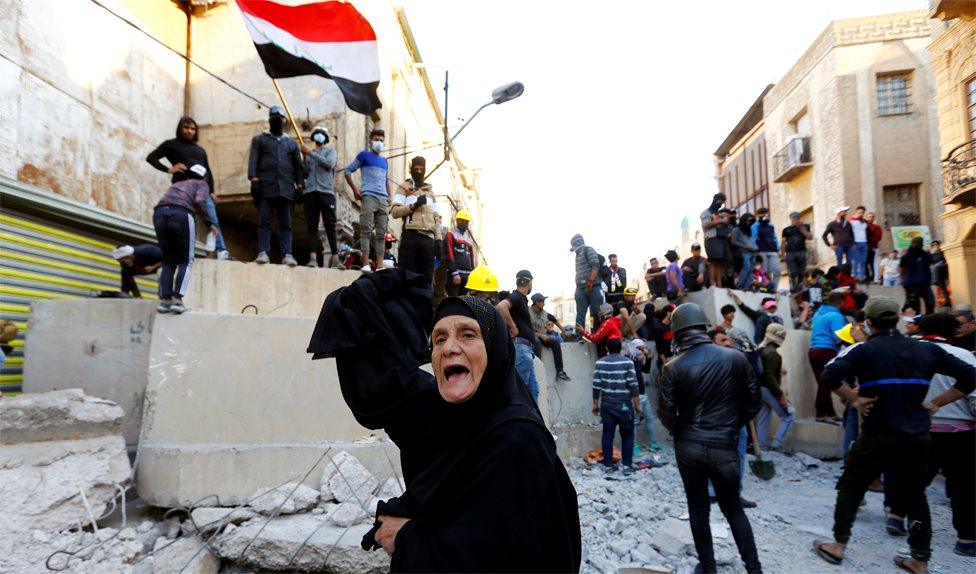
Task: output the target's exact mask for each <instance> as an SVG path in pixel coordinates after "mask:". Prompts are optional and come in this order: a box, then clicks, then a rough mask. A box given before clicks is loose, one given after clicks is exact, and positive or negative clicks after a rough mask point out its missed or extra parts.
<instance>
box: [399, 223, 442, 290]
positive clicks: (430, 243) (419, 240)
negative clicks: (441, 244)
mask: <svg viewBox="0 0 976 574" xmlns="http://www.w3.org/2000/svg"><path fill="white" fill-rule="evenodd" d="M436 256H437V241H436V240H435V239H434V238H433V237H431V236H429V235H425V234H423V233H421V232H419V231H417V230H415V229H404V230H403V235H401V236H400V262H399V265H398V267H400V268H401V269H409V270H410V271H413V272H414V273H419V274H420V275H423V276H424V278H425V279H427V283H428V284H430V285H433V284H434V257H436Z"/></svg>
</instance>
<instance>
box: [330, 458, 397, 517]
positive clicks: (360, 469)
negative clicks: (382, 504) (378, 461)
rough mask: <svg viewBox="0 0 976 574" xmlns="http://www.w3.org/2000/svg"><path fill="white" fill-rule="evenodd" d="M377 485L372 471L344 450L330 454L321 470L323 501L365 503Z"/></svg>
mask: <svg viewBox="0 0 976 574" xmlns="http://www.w3.org/2000/svg"><path fill="white" fill-rule="evenodd" d="M378 487H379V482H378V481H377V480H376V477H374V476H373V473H371V472H370V471H369V469H367V468H366V467H365V466H363V464H362V463H361V462H359V459H357V458H356V457H354V456H353V455H351V454H349V453H348V452H345V451H340V452H338V453H336V454H335V455H334V456H332V458H331V461H330V462H329V463H328V464H327V465H326V466H325V470H323V472H322V488H321V492H322V501H323V503H324V502H328V501H330V500H337V501H339V502H353V503H356V504H360V505H365V504H366V503H367V502H368V501H369V499H370V498H372V497H373V493H374V492H376V489H377V488H378ZM391 489H392V487H391Z"/></svg>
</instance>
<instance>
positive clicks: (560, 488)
mask: <svg viewBox="0 0 976 574" xmlns="http://www.w3.org/2000/svg"><path fill="white" fill-rule="evenodd" d="M416 277H419V276H416V275H415V274H413V273H409V272H405V271H384V272H381V273H376V274H373V275H367V276H364V277H363V278H361V279H359V280H357V281H356V282H355V283H353V284H352V285H350V286H349V287H346V288H344V289H342V290H340V291H339V292H337V293H334V294H333V295H331V296H330V297H329V299H328V300H327V301H326V305H325V307H324V308H323V312H322V315H321V316H320V318H319V323H318V325H317V326H316V330H315V335H313V338H312V341H311V343H310V345H309V352H314V353H316V354H317V355H316V356H317V357H318V356H335V357H336V361H337V363H338V366H339V378H340V385H341V386H342V391H343V397H344V398H345V400H346V402H347V404H349V406H350V408H351V409H352V411H353V413H354V414H355V415H356V418H357V420H360V422H363V421H364V419H368V422H370V423H371V424H376V425H379V426H382V427H383V428H385V429H386V430H387V433H388V434H389V435H390V438H391V439H392V440H393V441H394V442H395V443H396V444H397V446H399V447H400V450H401V463H402V465H403V468H404V478H405V481H406V484H407V489H406V492H405V493H404V495H403V496H400V497H398V498H394V499H391V500H389V501H386V502H381V503H380V506H379V509H378V512H377V514H378V515H384V514H386V515H392V516H402V517H406V518H410V521H409V522H407V523H406V524H405V525H404V526H403V527H402V528H401V530H400V532H399V533H398V535H397V538H396V541H395V551H394V553H393V559H392V571H393V572H470V571H478V572H511V571H519V572H576V571H578V570H579V567H580V559H581V542H580V528H579V514H578V510H577V505H576V491H575V489H574V488H573V485H572V483H571V482H570V480H569V476H568V475H567V474H566V470H565V468H564V466H563V464H562V461H561V460H560V459H559V457H558V456H557V455H556V448H555V443H554V441H553V439H552V435H551V434H550V433H549V431H548V430H547V429H546V428H545V425H544V423H543V421H542V416H541V414H540V413H539V410H538V408H537V407H536V406H535V402H534V401H533V400H532V398H531V396H530V395H529V392H528V389H527V388H526V386H525V384H524V383H523V382H522V381H521V380H520V379H519V378H518V377H517V375H516V373H515V367H514V348H513V346H512V342H511V339H510V338H509V336H508V329H507V328H506V327H505V323H504V322H503V320H502V318H501V315H500V314H499V313H498V312H497V311H496V310H495V309H494V307H492V306H491V305H489V304H487V303H485V302H483V301H480V300H477V299H474V298H471V297H464V298H449V299H446V300H445V301H444V302H443V303H442V304H441V306H440V307H439V312H440V311H444V310H445V309H447V308H455V309H456V308H458V307H457V306H458V305H459V304H461V305H464V306H466V307H467V308H468V309H469V310H470V312H468V311H465V313H464V314H467V315H469V316H472V317H474V318H475V319H476V320H477V321H478V323H479V325H480V326H481V331H482V336H483V338H484V341H485V347H486V350H487V353H488V366H487V368H486V370H485V373H484V375H483V376H482V380H481V383H480V385H479V387H478V391H477V392H476V393H475V395H474V396H473V397H472V398H471V399H469V400H468V401H466V402H464V403H461V404H449V403H447V402H445V401H444V400H443V399H441V397H440V395H439V394H438V393H437V390H436V382H435V381H434V378H433V376H432V375H430V374H428V373H425V372H424V371H421V370H420V369H419V365H420V361H414V362H415V363H416V364H413V365H409V364H408V363H410V362H411V361H410V360H404V357H416V358H418V359H419V358H421V354H419V353H418V352H417V346H416V341H417V337H418V335H420V333H422V334H423V335H422V336H424V337H426V334H427V333H429V332H430V327H431V325H423V324H422V320H419V319H418V320H413V319H416V318H417V315H416V314H415V315H411V317H412V319H406V318H405V317H404V316H403V315H402V314H401V311H402V310H403V309H404V308H405V307H406V308H409V307H410V305H409V304H408V305H406V306H404V304H403V298H404V297H409V294H410V293H415V291H413V290H412V289H411V288H410V287H411V286H414V285H413V283H414V282H413V279H414V278H416ZM428 305H429V303H428ZM356 306H358V308H356V309H353V308H351V307H356ZM428 309H429V307H428ZM444 313H446V314H457V313H455V312H448V311H444ZM428 316H429V315H428ZM438 316H439V317H440V316H441V315H440V314H439V315H438ZM444 316H446V315H444ZM349 317H353V319H352V322H353V323H354V324H355V328H348V327H346V326H345V325H343V320H344V319H345V318H349ZM365 333H370V336H369V337H362V335H363V334H365ZM350 338H351V339H352V340H350ZM377 341H382V342H383V343H385V344H396V343H393V342H396V341H403V342H405V343H402V344H397V346H396V347H394V348H389V349H383V348H377V347H376V346H375V343H376V342H377ZM371 343H372V345H371ZM362 376H368V378H362ZM384 387H385V388H387V390H388V396H389V397H390V399H389V401H388V403H389V404H387V405H382V404H379V403H378V402H377V397H379V396H381V394H379V393H378V391H380V390H381V389H383V388H384ZM367 394H368V395H369V396H370V397H371V400H369V401H363V400H361V399H362V398H363V397H364V396H366V395H367ZM367 403H368V405H369V406H368V410H369V413H365V412H364V406H363V405H364V404H367ZM378 413H379V414H378ZM363 424H365V422H364V423H363ZM367 426H370V425H367ZM370 428H377V427H376V426H371V427H370ZM376 526H377V527H378V526H379V524H378V523H377V525H376ZM373 533H375V528H374V531H373V532H371V533H370V534H369V535H367V538H366V539H364V545H365V546H372V547H374V548H375V541H374V540H373V539H372V535H373Z"/></svg>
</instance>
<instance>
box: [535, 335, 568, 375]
mask: <svg viewBox="0 0 976 574" xmlns="http://www.w3.org/2000/svg"><path fill="white" fill-rule="evenodd" d="M547 337H548V338H549V341H548V342H543V340H542V339H540V338H539V336H538V335H537V336H536V338H535V349H534V350H535V356H536V357H539V359H540V360H541V359H542V348H543V347H545V348H547V349H549V350H550V351H552V365H553V366H554V367H556V374H559V373H561V372H563V347H562V342H563V338H562V337H560V336H559V335H554V334H552V333H549V334H548V335H547Z"/></svg>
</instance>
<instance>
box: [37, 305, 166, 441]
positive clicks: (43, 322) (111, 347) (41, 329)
mask: <svg viewBox="0 0 976 574" xmlns="http://www.w3.org/2000/svg"><path fill="white" fill-rule="evenodd" d="M156 318H157V315H156V302H155V301H150V300H141V299H70V300H56V299H52V300H48V301H36V302H34V303H32V304H31V314H30V318H29V319H28V335H27V338H26V340H25V343H24V344H25V346H26V352H25V353H24V360H25V362H24V392H27V393H43V392H47V391H56V390H63V389H83V390H84V391H85V393H86V394H88V395H90V396H93V397H99V398H103V399H108V400H110V401H112V402H114V403H116V404H118V405H119V406H120V407H122V410H123V411H124V412H125V421H124V423H123V426H122V433H123V436H124V437H125V442H126V444H127V445H129V446H135V444H136V443H137V442H138V441H139V426H140V424H141V422H142V401H143V393H144V392H145V389H146V382H147V380H148V377H149V346H150V342H151V340H152V333H153V327H154V325H155V323H156Z"/></svg>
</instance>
